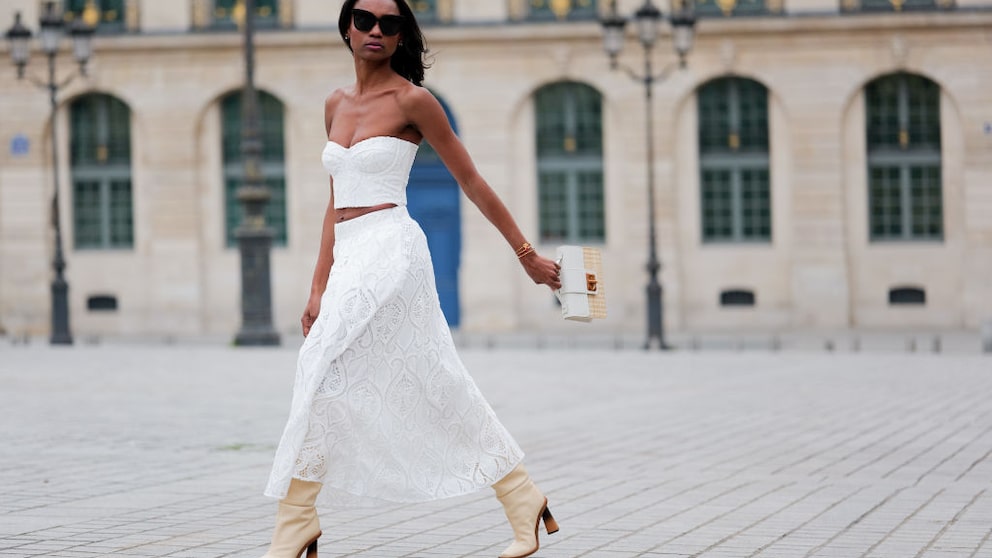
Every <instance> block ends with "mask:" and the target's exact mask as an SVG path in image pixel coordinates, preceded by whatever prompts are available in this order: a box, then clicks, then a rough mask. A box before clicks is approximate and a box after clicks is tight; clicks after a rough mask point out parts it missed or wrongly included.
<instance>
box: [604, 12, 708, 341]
mask: <svg viewBox="0 0 992 558" xmlns="http://www.w3.org/2000/svg"><path fill="white" fill-rule="evenodd" d="M675 1H677V0H674V1H673V4H674V3H675ZM661 19H662V14H661V11H660V10H658V8H656V7H655V6H654V3H653V2H652V1H651V0H645V1H644V5H642V6H641V7H640V8H639V9H638V10H637V12H636V13H635V14H634V20H635V22H636V24H637V34H638V38H639V39H640V42H641V46H643V47H644V71H643V73H641V74H638V73H637V72H635V71H634V70H632V69H630V68H628V67H626V66H623V65H622V64H620V62H619V61H618V60H617V58H618V56H619V55H620V52H621V51H622V50H623V43H624V29H625V27H626V25H627V20H626V19H625V18H623V17H621V16H620V14H619V13H618V11H617V2H616V0H612V1H611V2H610V11H609V14H608V15H607V17H606V18H605V19H603V20H602V22H601V23H602V25H603V48H604V50H606V53H607V54H608V55H609V57H610V69H613V70H617V69H621V70H623V71H624V72H626V73H627V75H629V76H630V77H631V78H632V79H634V80H635V81H639V82H641V83H643V84H644V104H645V109H646V111H647V114H646V115H645V116H646V118H645V125H646V127H647V143H646V145H645V147H646V148H647V182H648V263H647V265H646V268H647V272H648V286H647V303H648V335H647V340H646V341H645V343H644V348H645V349H650V348H651V346H652V344H653V342H655V344H656V345H657V347H658V348H659V349H668V348H669V347H668V345H667V344H666V343H665V332H664V319H663V314H662V296H661V283H659V282H658V272H659V271H660V270H661V261H660V260H659V259H658V241H657V233H656V231H655V193H654V119H653V117H652V114H653V112H652V106H653V104H654V98H653V89H654V84H655V82H661V81H664V80H665V79H666V78H667V77H668V76H669V74H671V72H672V71H673V70H674V69H675V66H674V65H673V64H670V65H668V66H666V67H665V68H664V69H662V71H661V72H660V73H658V74H655V73H654V66H653V64H652V60H651V54H652V51H653V50H654V44H655V42H657V40H658V36H659V34H660V24H661ZM669 22H670V24H671V26H672V38H673V40H674V42H675V51H676V53H677V54H678V57H679V61H678V66H679V67H680V68H685V58H686V55H687V54H688V53H689V51H690V50H691V49H692V42H693V38H694V33H695V25H696V17H695V13H694V10H693V6H692V0H681V2H678V8H677V9H675V10H673V12H672V15H671V17H670V19H669Z"/></svg>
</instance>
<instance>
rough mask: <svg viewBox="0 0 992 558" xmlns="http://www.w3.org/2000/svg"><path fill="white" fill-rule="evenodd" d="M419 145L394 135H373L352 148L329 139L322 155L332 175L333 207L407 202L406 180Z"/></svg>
mask: <svg viewBox="0 0 992 558" xmlns="http://www.w3.org/2000/svg"><path fill="white" fill-rule="evenodd" d="M418 147H419V146H418V145H417V144H415V143H411V142H409V141H406V140H404V139H400V138H397V137H393V136H372V137H370V138H367V139H364V140H362V141H360V142H358V143H356V144H355V145H352V146H351V147H343V146H341V145H338V144H336V143H334V142H333V141H328V142H327V145H325V146H324V152H323V153H322V154H321V161H322V162H323V163H324V168H325V169H327V172H328V173H330V174H331V176H332V177H334V208H335V209H341V208H343V207H369V206H373V205H379V204H383V203H395V204H396V205H399V206H405V205H406V183H407V181H408V180H409V179H410V169H411V168H412V167H413V160H414V159H415V158H416V156H417V148H418Z"/></svg>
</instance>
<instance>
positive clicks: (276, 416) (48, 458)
mask: <svg viewBox="0 0 992 558" xmlns="http://www.w3.org/2000/svg"><path fill="white" fill-rule="evenodd" d="M462 358H463V360H464V361H465V362H466V364H467V365H468V367H469V370H471V372H472V374H473V376H474V377H475V378H476V381H477V382H478V383H479V386H480V388H481V389H482V390H483V392H484V393H485V394H486V395H487V398H488V399H489V401H490V402H491V403H492V405H493V407H494V408H495V410H496V412H497V413H498V414H499V416H500V417H501V419H502V420H503V422H504V423H505V424H506V425H507V427H508V428H509V430H510V431H511V432H512V433H513V434H514V435H515V437H516V438H517V440H518V441H519V442H520V444H521V446H522V447H523V448H524V449H525V450H526V451H527V453H528V457H527V463H528V468H529V469H530V470H531V473H532V474H533V476H534V477H535V479H536V480H537V481H538V483H539V484H540V485H541V487H542V488H543V489H544V491H545V492H546V493H547V494H548V496H549V497H550V499H551V504H552V509H553V510H554V512H555V515H556V517H557V518H558V519H559V521H560V523H561V525H562V531H561V532H560V533H558V534H556V535H553V536H547V535H543V533H542V537H541V540H542V549H541V551H540V552H538V554H536V555H535V558H556V557H557V558H576V557H592V558H626V557H649V558H650V557H656V558H660V557H667V558H730V557H733V558H813V557H829V558H874V557H877V558H889V557H895V558H950V557H951V556H953V557H955V558H990V557H992V528H990V527H989V523H988V518H989V517H992V489H990V488H989V486H988V480H989V478H992V457H990V456H992V450H990V449H989V448H990V447H992V398H989V397H988V394H989V393H992V360H990V358H989V357H983V356H981V355H975V354H961V353H956V354H952V353H944V354H940V355H932V354H920V353H917V354H900V353H885V352H881V351H878V352H864V353H857V354H855V353H851V354H843V353H834V354H825V353H810V352H807V353H803V352H789V351H783V352H777V353H760V352H741V353H727V352H723V353H721V352H697V353H666V354H660V353H645V352H633V351H630V352H625V351H605V350H581V351H580V350H557V349H556V350H532V349H519V348H518V349H513V350H498V351H489V350H486V349H484V348H482V347H481V346H480V347H479V348H475V349H467V350H464V351H463V352H462ZM295 360H296V357H295V351H294V350H293V349H292V348H276V349H234V348H229V347H220V346H209V345H195V346H155V345H147V346H139V345H103V346H77V347H73V348H71V349H67V348H51V347H47V346H44V345H40V344H36V345H29V346H26V347H25V346H17V347H6V346H2V347H0V447H3V451H2V452H0V557H2V558H8V557H10V558H14V557H16V558H26V557H30V556H57V557H64V558H75V557H88V558H92V557H98V556H134V557H140V558H144V557H166V556H168V557H176V558H221V557H236V558H240V557H245V558H248V557H252V558H257V557H258V556H260V555H261V554H263V553H264V551H265V548H266V546H267V542H268V540H269V536H270V534H271V528H272V522H273V519H274V513H275V504H274V502H272V501H271V500H269V499H267V498H265V497H263V496H262V495H261V490H262V488H263V486H264V484H265V481H266V479H267V476H268V468H269V466H270V464H271V458H272V455H273V452H274V451H275V445H276V443H277V442H278V438H279V435H280V434H281V432H282V428H283V426H284V424H285V419H286V415H287V412H288V406H289V400H290V397H291V392H290V391H291V388H292V380H293V374H294V373H295ZM320 512H321V521H322V525H323V530H324V536H323V537H322V539H321V541H320V549H321V553H320V554H321V556H323V557H346V556H347V557H363V558H373V557H374V558H390V557H442V556H443V557H481V556H490V557H491V556H496V555H497V554H498V553H499V552H500V551H501V550H502V549H503V548H504V546H505V545H506V544H507V543H508V542H509V539H510V537H511V531H510V529H509V526H508V525H507V524H506V521H505V518H504V517H503V513H502V510H501V508H500V507H499V505H498V503H497V502H496V500H495V498H493V496H492V493H491V491H482V492H480V493H477V494H473V495H469V496H464V497H460V498H455V499H451V500H444V501H439V502H431V503H427V504H418V505H395V506H386V507H382V508H375V509H357V510H356V509H333V508H328V509H321V510H320Z"/></svg>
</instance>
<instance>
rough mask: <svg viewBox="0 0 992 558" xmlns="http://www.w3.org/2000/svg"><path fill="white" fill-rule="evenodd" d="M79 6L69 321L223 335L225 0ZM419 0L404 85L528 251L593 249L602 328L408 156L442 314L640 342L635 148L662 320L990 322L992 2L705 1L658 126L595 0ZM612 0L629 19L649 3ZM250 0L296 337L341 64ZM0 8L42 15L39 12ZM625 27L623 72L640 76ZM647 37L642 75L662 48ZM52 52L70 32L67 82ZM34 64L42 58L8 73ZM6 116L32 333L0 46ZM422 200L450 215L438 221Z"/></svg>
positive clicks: (108, 329)
mask: <svg viewBox="0 0 992 558" xmlns="http://www.w3.org/2000/svg"><path fill="white" fill-rule="evenodd" d="M87 3H89V4H90V8H91V9H92V8H93V7H96V8H97V9H98V10H99V12H98V13H99V18H100V21H101V24H100V25H101V27H100V30H99V31H98V33H97V35H96V38H95V41H94V56H93V58H92V61H91V63H90V66H89V71H88V76H87V77H79V78H76V79H75V80H74V81H72V83H71V84H69V85H68V86H67V87H66V89H65V90H64V91H63V92H62V93H61V94H60V99H59V109H58V112H57V115H56V118H55V122H54V124H55V126H56V127H57V128H56V129H57V139H58V141H59V145H60V147H59V150H58V151H59V154H60V160H59V165H58V168H57V171H56V172H58V173H59V175H60V177H61V185H62V195H61V216H62V229H63V231H64V237H65V245H66V253H67V261H68V268H67V278H68V281H69V285H70V316H71V323H72V329H73V332H74V334H76V335H77V336H100V335H114V336H118V335H124V336H127V335H142V336H147V335H169V336H186V337H188V336H197V335H226V334H230V335H232V336H233V334H234V333H235V332H236V331H237V329H238V327H239V320H240V312H239V304H240V292H239V289H240V283H239V274H238V273H239V272H238V269H239V267H238V254H237V250H236V248H235V247H233V244H232V242H233V241H232V236H231V231H232V230H233V227H234V226H236V222H237V205H236V203H235V202H234V200H233V191H234V188H236V185H237V181H238V173H239V160H238V150H237V142H236V137H237V126H238V114H239V113H238V106H239V97H238V90H239V87H240V85H241V83H242V80H243V77H244V74H243V72H244V69H243V61H242V50H241V38H240V35H239V34H238V33H237V30H236V26H235V24H234V23H233V21H234V19H236V17H237V3H235V2H232V1H225V0H183V1H177V2H157V1H153V0H116V1H108V0H102V1H92V0H81V1H67V2H64V3H63V7H64V9H65V10H66V12H67V16H66V17H80V16H79V15H77V14H80V13H81V11H82V10H83V9H84V8H85V7H86V4H87ZM412 4H414V6H415V7H416V8H417V9H418V11H419V12H420V13H421V17H422V19H423V22H424V31H425V34H426V36H427V40H428V46H429V48H430V50H431V57H432V68H431V69H430V70H428V74H427V80H426V83H425V85H426V86H427V87H429V88H430V89H431V91H433V92H434V93H435V95H437V96H438V98H439V99H441V100H442V102H443V103H444V105H445V107H446V108H447V109H448V111H449V114H450V116H451V118H452V121H453V123H454V124H455V126H456V128H457V131H458V133H459V135H460V136H461V137H462V139H463V141H464V142H465V144H466V146H467V148H468V150H469V152H470V153H471V154H472V155H473V157H474V160H475V162H476V164H477V166H478V167H479V169H480V170H481V172H482V174H483V176H484V177H486V179H487V180H488V181H489V183H490V184H491V185H492V186H493V188H494V189H495V190H496V191H497V193H498V194H499V195H500V196H501V197H502V199H503V200H504V201H505V202H506V204H507V205H508V206H509V208H510V210H511V212H512V213H513V214H514V215H515V216H516V217H517V220H518V222H519V224H520V226H521V228H522V229H523V230H524V232H525V234H527V235H528V237H529V238H530V239H531V240H532V242H534V244H535V245H536V246H537V247H538V249H539V250H540V251H541V252H544V253H547V254H551V253H553V251H554V248H555V247H556V246H557V245H559V244H562V243H581V244H586V245H595V246H599V247H601V248H602V250H603V258H604V262H605V265H606V271H605V272H604V275H605V283H606V285H607V288H608V296H609V303H610V306H609V312H610V316H609V318H608V319H606V320H604V321H602V322H598V323H595V324H591V325H577V324H574V323H565V322H563V321H562V320H561V319H560V316H559V311H558V308H557V306H556V304H555V301H554V298H553V296H552V295H551V293H549V292H548V291H547V290H544V289H543V288H536V287H534V286H533V285H532V284H531V283H529V280H528V279H527V278H526V276H525V274H523V273H522V272H521V270H520V269H519V267H518V264H517V262H516V260H515V258H514V256H513V249H512V248H511V247H509V246H507V245H506V243H505V241H504V240H503V239H502V237H500V235H499V234H498V233H497V232H496V231H495V229H493V228H492V227H491V226H490V225H489V224H488V223H487V222H486V221H485V219H484V218H483V217H482V216H481V214H479V212H478V211H476V210H475V208H474V207H472V206H471V204H470V202H468V201H467V200H466V199H465V198H464V197H463V196H462V197H461V198H459V197H457V194H455V195H454V197H452V193H453V192H457V186H456V185H454V184H452V183H450V182H445V178H444V177H443V176H442V175H443V173H438V172H436V171H437V168H436V167H437V163H436V160H435V159H436V158H432V154H431V153H430V150H429V148H423V149H422V151H423V156H422V160H421V161H418V167H420V170H419V171H418V170H417V169H415V180H416V181H417V184H411V189H413V188H415V187H417V188H421V189H420V190H418V191H417V193H416V195H414V194H415V193H414V192H413V191H412V190H411V205H413V203H415V202H414V200H416V203H419V204H422V205H424V208H423V209H421V210H419V211H421V216H422V218H423V219H424V222H425V228H427V229H428V233H429V234H433V233H432V231H431V227H432V226H433V225H434V224H435V223H442V222H443V223H445V224H444V227H447V229H446V231H441V232H439V233H437V234H438V236H437V238H438V239H439V240H437V241H436V242H435V243H434V244H432V249H433V250H434V251H435V259H436V260H437V261H438V264H439V268H441V267H443V268H444V270H441V269H439V273H445V274H447V276H446V277H445V278H443V279H442V278H440V277H439V284H442V287H443V288H445V289H446V294H445V295H444V296H445V297H446V299H445V311H446V313H447V314H448V315H449V319H451V321H452V322H453V323H455V324H456V325H457V326H458V327H460V328H462V329H463V330H465V331H467V332H503V331H547V332H559V333H561V332H580V331H587V332H615V333H636V332H640V331H643V329H644V324H645V320H646V318H645V316H646V310H645V294H644V287H645V285H646V283H647V273H646V271H645V263H646V261H647V254H648V242H647V238H648V223H647V219H648V212H647V207H646V203H647V188H648V186H647V179H646V175H647V172H646V165H647V164H648V161H650V164H652V165H653V166H654V170H655V176H656V184H655V188H656V194H657V195H656V210H657V211H656V214H657V217H656V226H657V238H658V254H659V256H660V258H661V262H662V266H663V267H662V272H661V276H660V277H661V283H662V285H663V287H664V303H665V324H666V328H668V329H669V330H676V331H682V332H713V331H739V330H744V331H768V332H774V331H786V330H818V329H847V328H865V329H899V328H928V329H962V328H964V329H971V328H976V327H978V326H979V325H980V324H981V323H983V322H985V321H986V320H989V319H990V318H992V70H990V69H989V68H990V61H992V1H990V0H954V1H952V2H948V1H946V0H891V1H890V0H861V1H860V2H859V1H858V0H840V1H839V2H838V0H786V1H785V2H782V1H781V0H750V1H747V2H743V1H739V2H734V1H733V0H717V1H714V0H705V1H703V2H698V3H697V4H698V11H699V12H700V14H701V18H700V21H699V23H698V25H697V27H696V29H697V36H696V43H695V46H694V48H693V50H692V52H691V53H690V54H689V56H688V64H687V67H685V68H684V69H675V70H674V71H673V72H672V73H671V74H670V75H669V76H668V77H667V79H665V80H664V81H662V82H660V83H658V84H656V85H655V88H654V103H653V106H652V108H651V113H650V115H649V114H647V112H646V111H647V109H646V108H645V101H644V93H645V91H644V86H643V84H642V83H640V82H638V81H635V80H632V79H630V78H629V77H628V76H627V75H626V74H625V73H624V72H622V71H611V70H610V65H609V60H608V58H607V57H606V55H605V54H604V52H603V48H602V42H601V41H602V39H601V37H602V32H601V28H600V25H599V24H598V22H597V18H598V17H599V16H600V15H602V13H603V12H604V11H605V10H606V6H605V4H607V2H600V4H603V5H598V4H596V3H595V2H593V1H592V0H564V1H559V0H533V1H523V0H499V1H495V0H435V1H430V0H419V1H417V2H412ZM618 4H619V8H620V11H621V13H625V14H632V13H633V12H634V11H635V10H636V9H637V8H638V6H639V5H640V4H641V2H640V0H621V1H619V2H618ZM258 5H259V14H258V15H259V18H260V19H261V20H262V26H263V27H264V29H262V30H261V31H260V32H259V33H258V35H257V38H256V44H257V49H258V52H257V69H256V81H257V85H258V87H259V88H260V89H261V90H262V92H263V103H262V105H263V113H264V114H263V120H264V122H263V128H264V130H263V132H264V134H265V140H266V142H267V143H266V147H265V149H266V158H265V162H264V165H263V166H264V167H265V170H266V173H267V177H268V179H269V183H270V185H271V186H272V187H273V188H274V189H275V190H276V195H275V196H274V200H275V201H276V203H274V204H273V209H272V210H271V212H270V217H271V219H272V221H271V222H272V223H273V224H274V225H275V226H276V227H277V229H278V234H279V238H278V241H277V246H276V247H275V248H274V249H273V252H272V281H273V308H274V316H275V325H276V327H277V329H278V330H279V331H280V332H283V333H285V334H287V335H290V336H295V335H297V333H296V332H297V331H298V329H297V328H298V320H299V315H300V313H301V311H302V308H303V305H304V303H305V300H306V296H307V293H308V289H309V284H310V277H311V272H312V266H313V263H314V261H315V257H316V251H317V246H318V241H319V230H320V220H321V218H322V215H323V209H324V207H325V205H326V200H327V194H328V192H327V178H326V175H325V173H324V170H323V169H322V167H321V164H320V159H319V154H320V150H321V148H322V145H323V142H324V140H325V137H324V130H323V126H322V119H321V114H322V106H323V101H324V99H325V97H326V96H327V95H328V93H329V92H330V91H332V90H333V89H334V88H337V87H341V86H344V85H346V84H348V83H349V82H350V81H351V80H352V76H353V69H352V68H353V66H352V61H351V58H350V56H349V53H348V51H347V49H346V48H345V46H344V45H343V44H342V43H341V40H340V38H339V37H338V34H337V29H336V21H337V15H338V9H339V6H340V5H341V2H340V1H326V0H269V1H263V0H260V1H259V2H258ZM2 7H3V10H2V13H0V17H4V18H10V19H9V21H11V22H12V21H13V14H14V12H15V11H20V12H21V13H22V14H23V19H24V22H25V23H26V24H27V25H29V26H30V27H35V28H36V27H37V24H36V22H37V21H38V15H39V10H40V7H39V3H38V2H36V1H35V0H4V2H3V6H2ZM662 8H663V9H664V10H665V11H666V12H667V11H668V6H662ZM91 15H92V14H91ZM35 30H36V29H35ZM628 32H629V36H628V40H627V47H626V50H625V51H624V52H623V54H622V55H621V57H620V60H621V62H622V64H624V65H626V66H629V67H631V68H640V67H641V64H642V63H643V62H642V60H643V56H642V51H641V47H640V45H639V44H638V42H637V40H636V35H635V33H634V30H633V28H632V27H628ZM668 32H669V31H668V29H667V27H666V28H665V29H664V31H663V33H664V34H665V35H664V36H663V37H662V39H661V40H660V41H659V44H658V45H657V46H656V47H655V50H654V51H653V52H654V60H655V62H656V67H662V66H664V65H666V64H670V63H672V62H673V61H674V60H675V57H674V54H673V50H672V48H671V46H670V40H669V37H668V35H667V33H668ZM0 49H3V52H2V53H0V54H2V55H3V57H4V59H5V60H6V59H9V57H8V56H7V54H8V53H7V47H6V46H3V47H0ZM74 66H75V64H74V63H73V61H72V58H71V53H70V50H69V48H68V45H66V48H65V54H64V56H62V57H60V59H59V65H58V67H59V70H60V73H61V74H62V75H67V74H68V73H70V72H71V71H72V70H74V69H75V68H74ZM43 72H44V57H43V55H41V53H39V52H37V51H36V52H35V53H34V55H33V57H32V62H31V63H30V64H29V65H28V68H27V74H28V75H29V76H30V75H32V74H34V75H43ZM0 107H2V108H0V139H2V141H3V146H4V149H3V150H2V151H0V327H2V328H3V329H4V330H6V331H8V332H11V333H29V334H44V333H45V332H46V331H47V329H48V327H49V312H50V310H49V305H50V292H49V282H50V280H51V273H52V272H51V260H52V255H53V248H52V246H53V231H52V227H51V212H50V204H51V199H52V191H53V186H52V185H53V176H52V164H51V152H50V151H49V148H48V145H49V139H50V133H51V129H52V122H51V120H50V118H49V107H48V103H47V98H46V96H45V95H44V94H42V93H41V92H39V91H37V90H36V89H35V88H34V87H33V86H32V85H31V84H30V82H29V81H28V80H18V79H17V76H16V69H15V68H14V66H13V65H12V64H9V63H7V62H6V61H5V62H4V63H3V64H0ZM647 118H651V119H652V122H653V124H654V130H655V138H654V143H655V150H654V152H653V153H647V150H646V147H645V145H646V142H645V139H644V137H645V136H644V134H645V121H646V119H647ZM417 172H420V174H416V173H417ZM442 199H444V200H449V202H450V200H454V202H452V203H448V202H443V203H442V202H440V201H439V200H442ZM432 204H434V205H432ZM437 204H441V205H445V204H447V205H446V206H445V207H446V209H445V208H442V209H444V210H445V211H447V213H446V214H445V216H443V217H437V219H434V217H432V215H433V213H432V211H435V210H437V211H441V209H438V207H437ZM411 210H413V207H411ZM438 226H439V227H440V226H441V225H438ZM444 235H448V236H444Z"/></svg>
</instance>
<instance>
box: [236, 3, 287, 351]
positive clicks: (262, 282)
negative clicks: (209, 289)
mask: <svg viewBox="0 0 992 558" xmlns="http://www.w3.org/2000/svg"><path fill="white" fill-rule="evenodd" d="M238 8H239V11H241V13H242V14H243V22H242V27H243V31H244V53H245V85H244V91H243V93H242V96H241V99H242V115H241V155H242V158H243V159H244V170H245V172H244V182H243V183H242V184H241V186H240V187H239V188H238V201H240V202H241V203H242V206H243V211H242V217H241V224H240V225H239V226H238V229H237V231H236V232H235V235H236V236H237V238H238V250H239V252H240V254H241V330H240V331H239V332H238V334H237V336H236V337H235V339H234V342H235V344H237V345H253V346H268V345H278V344H279V334H278V333H276V331H275V329H274V328H273V327H272V280H271V273H270V267H271V266H270V263H269V253H270V252H271V248H272V237H273V236H274V235H273V231H272V229H271V228H269V227H268V226H267V225H266V223H265V206H266V204H267V203H268V201H269V197H270V194H269V188H268V187H267V186H266V185H265V180H264V177H263V176H262V162H261V159H262V137H261V131H260V125H259V112H258V91H257V90H256V89H255V44H254V33H255V0H244V3H243V4H241V3H239V5H238ZM238 19H241V18H238Z"/></svg>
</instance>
